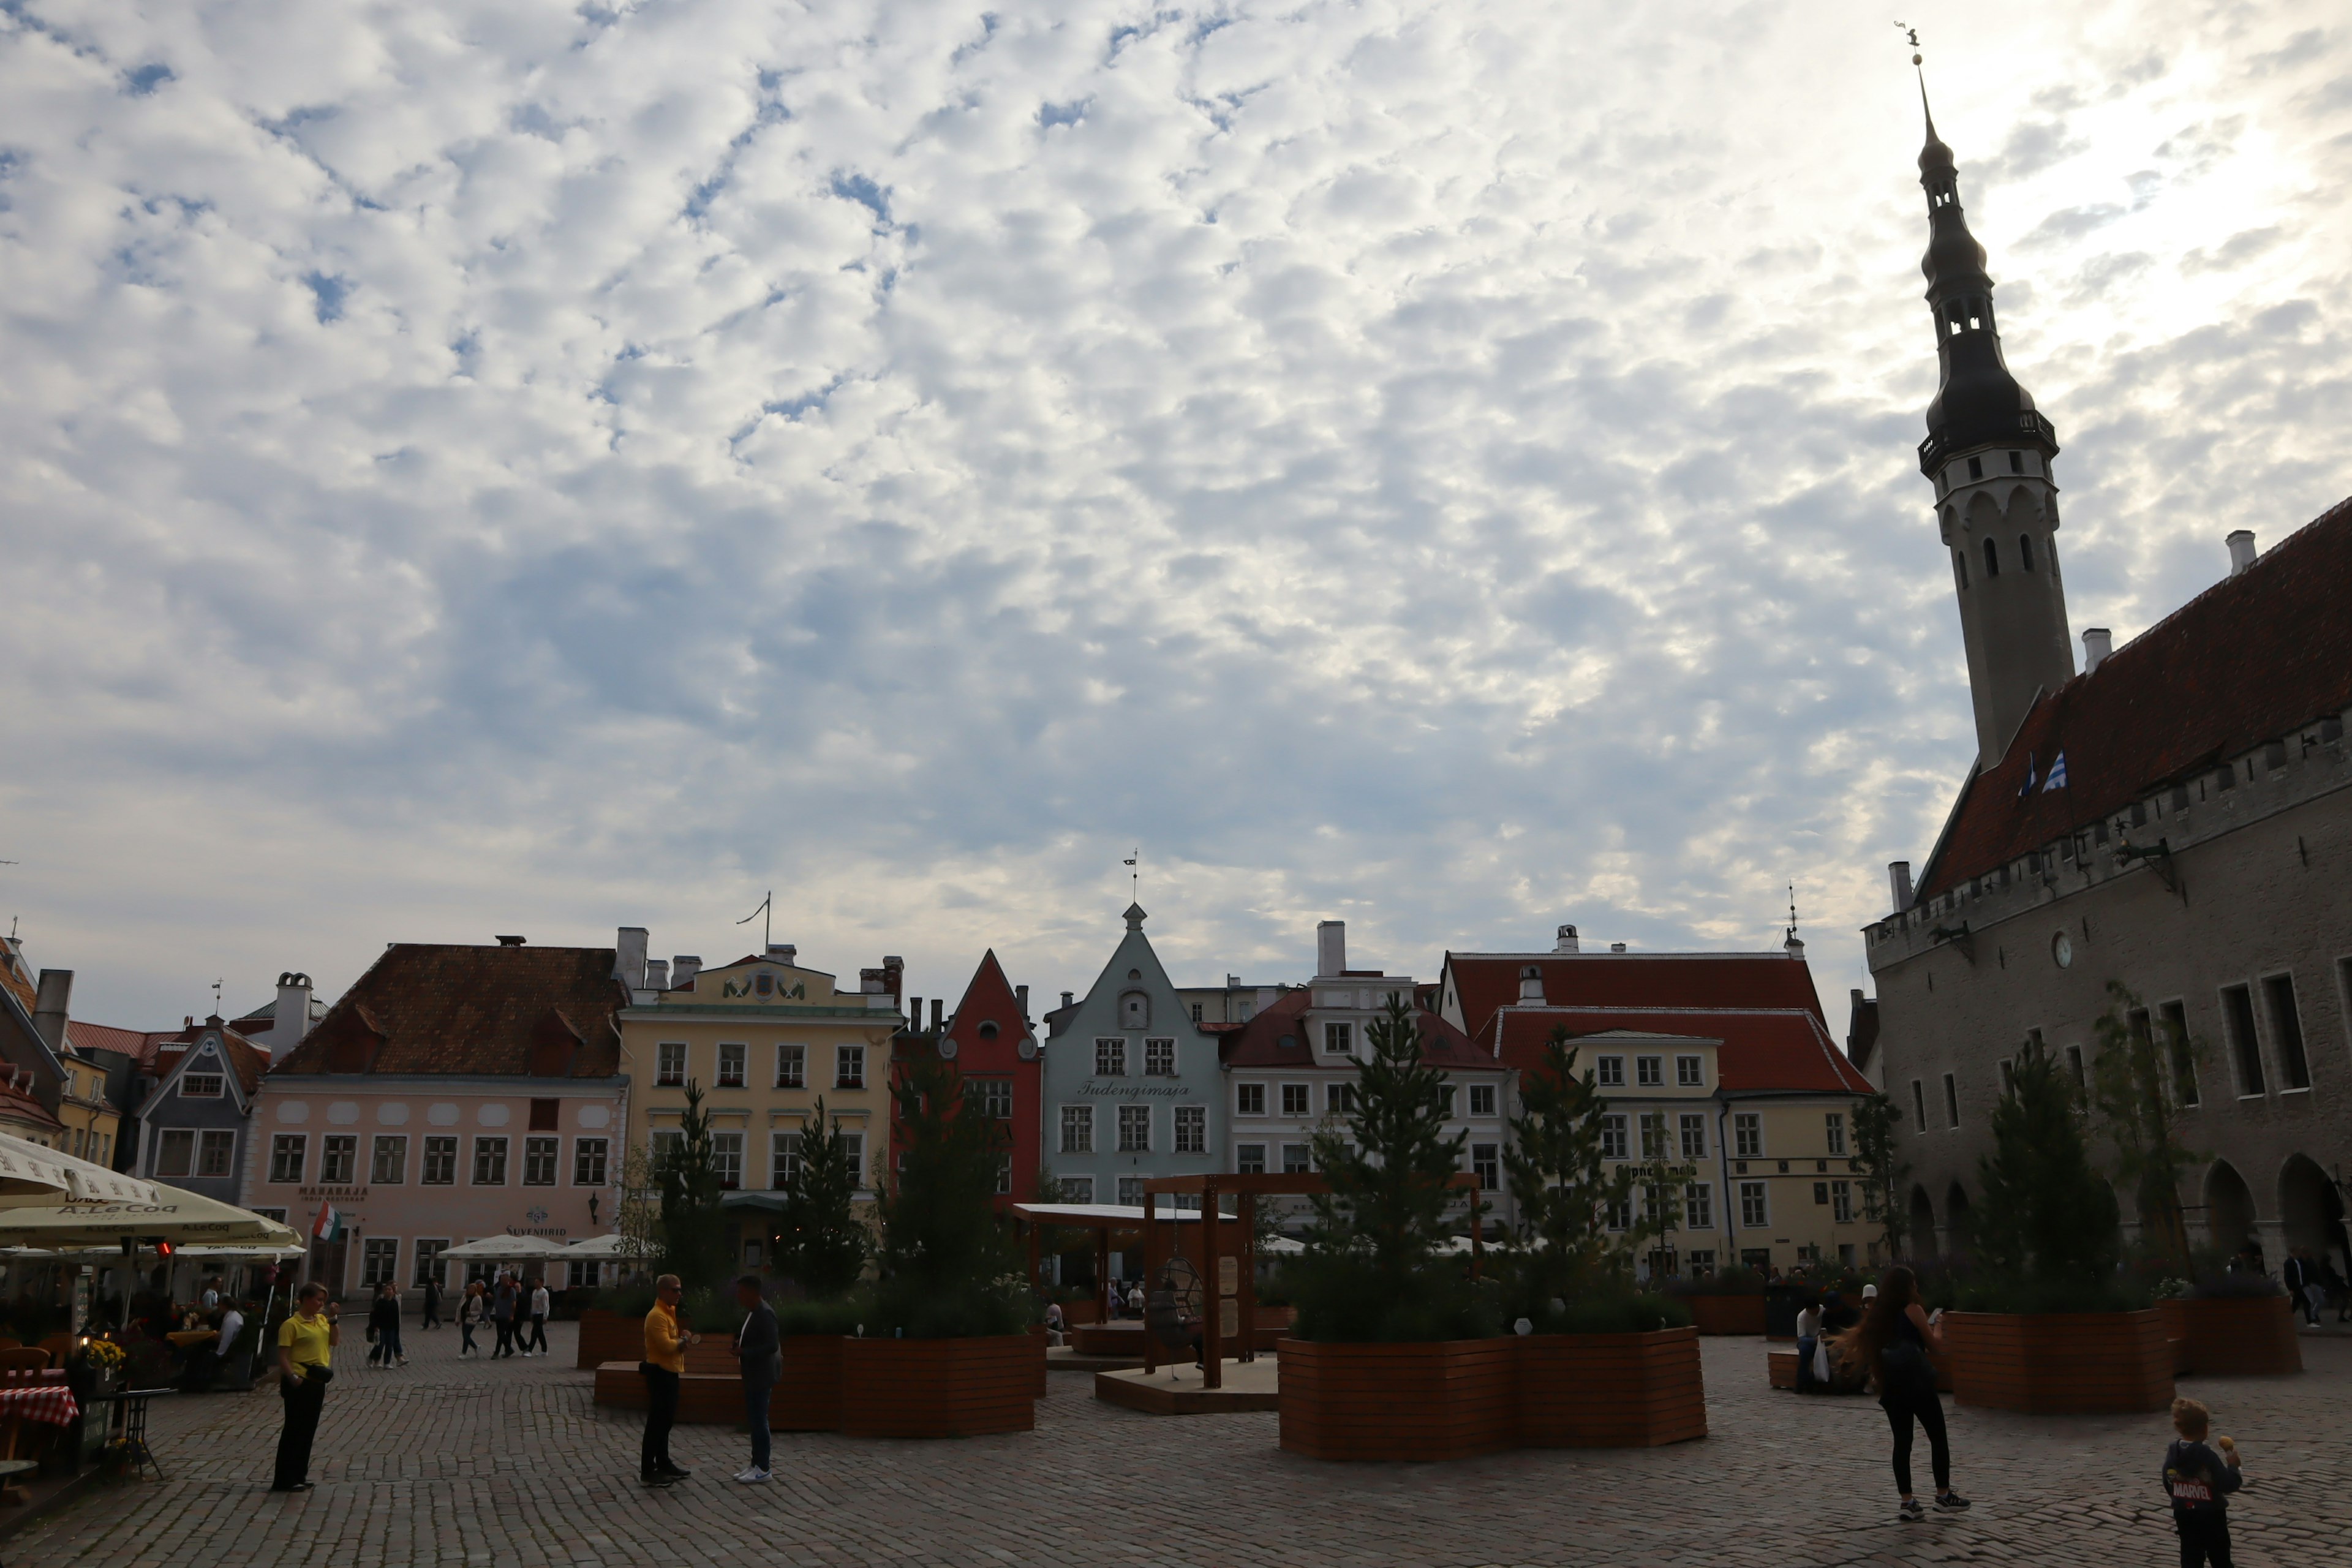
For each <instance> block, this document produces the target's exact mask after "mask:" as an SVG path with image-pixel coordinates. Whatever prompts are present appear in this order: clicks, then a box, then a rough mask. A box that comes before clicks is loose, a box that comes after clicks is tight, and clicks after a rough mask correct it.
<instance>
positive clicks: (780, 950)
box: [768, 942, 801, 967]
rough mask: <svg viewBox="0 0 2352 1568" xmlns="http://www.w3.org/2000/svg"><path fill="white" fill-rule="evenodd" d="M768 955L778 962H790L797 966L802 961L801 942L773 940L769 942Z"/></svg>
mask: <svg viewBox="0 0 2352 1568" xmlns="http://www.w3.org/2000/svg"><path fill="white" fill-rule="evenodd" d="M768 956H769V957H770V958H772V959H774V960H775V961H776V962H777V963H789V964H793V965H794V966H795V967H797V966H798V965H799V963H800V961H801V950H800V944H799V943H798V942H770V943H769V944H768Z"/></svg>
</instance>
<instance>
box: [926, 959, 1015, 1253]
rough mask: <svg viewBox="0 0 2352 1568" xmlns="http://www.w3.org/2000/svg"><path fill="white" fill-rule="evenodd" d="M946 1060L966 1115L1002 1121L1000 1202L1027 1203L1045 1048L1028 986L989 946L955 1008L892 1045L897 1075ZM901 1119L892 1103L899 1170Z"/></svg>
mask: <svg viewBox="0 0 2352 1568" xmlns="http://www.w3.org/2000/svg"><path fill="white" fill-rule="evenodd" d="M924 1060H931V1061H939V1060H945V1061H948V1062H950V1063H952V1064H953V1065H954V1067H955V1068H956V1071H957V1072H958V1073H959V1074H960V1075H961V1077H962V1079H963V1103H964V1111H965V1114H967V1115H980V1116H986V1117H989V1118H990V1119H991V1120H992V1121H997V1122H1000V1123H1001V1124H1002V1125H1003V1139H1004V1143H1005V1152H1004V1156H1003V1163H1002V1166H1001V1168H1000V1170H999V1171H998V1173H997V1184H996V1191H997V1204H998V1206H1000V1207H1002V1206H1003V1205H1009V1204H1015V1203H1028V1202H1030V1201H1032V1200H1034V1198H1035V1197H1036V1195H1037V1176H1038V1173H1039V1171H1040V1170H1041V1169H1042V1164H1041V1157H1042V1154H1043V1152H1044V1150H1043V1145H1042V1144H1041V1143H1040V1142H1039V1136H1038V1129H1039V1128H1040V1126H1041V1125H1042V1124H1043V1120H1044V1108H1043V1100H1042V1095H1043V1091H1044V1087H1045V1065H1044V1053H1043V1051H1042V1050H1041V1049H1040V1047H1039V1042H1038V1039H1037V1035H1036V1031H1035V1030H1034V1029H1033V1028H1032V1027H1031V1026H1030V1024H1029V988H1028V987H1027V986H1025V985H1024V986H1015V985H1014V984H1013V983H1012V982H1011V981H1009V980H1007V979H1006V978H1005V976H1004V968H1003V965H1002V964H1000V963H997V961H996V952H995V950H994V949H991V950H989V951H988V952H985V953H983V954H982V956H981V960H980V967H979V968H978V969H976V970H974V971H973V972H972V976H971V984H967V985H966V986H965V987H964V992H963V996H962V999H961V1000H960V1001H959V1002H957V1003H956V1005H955V1011H954V1013H952V1014H950V1016H948V1017H947V1018H946V1019H945V1020H944V1022H943V1023H942V1024H941V1026H940V1027H939V1028H936V1029H929V1030H917V1029H915V1028H912V1027H909V1028H908V1029H907V1030H906V1031H904V1032H902V1033H901V1034H900V1035H899V1036H898V1039H897V1040H896V1041H895V1042H894V1045H893V1062H894V1070H895V1071H896V1072H897V1073H898V1074H899V1075H901V1076H902V1079H903V1075H904V1073H905V1072H906V1071H907V1069H908V1068H910V1067H911V1066H913V1065H914V1064H915V1063H917V1062H920V1061H924ZM901 1126H902V1121H901V1118H900V1117H899V1115H898V1106H897V1105H896V1104H895V1103H893V1105H892V1106H891V1111H890V1131H891V1137H890V1155H891V1158H890V1167H891V1169H892V1170H894V1171H895V1170H897V1169H898V1156H899V1153H900V1152H901V1150H900V1142H901V1133H900V1129H901Z"/></svg>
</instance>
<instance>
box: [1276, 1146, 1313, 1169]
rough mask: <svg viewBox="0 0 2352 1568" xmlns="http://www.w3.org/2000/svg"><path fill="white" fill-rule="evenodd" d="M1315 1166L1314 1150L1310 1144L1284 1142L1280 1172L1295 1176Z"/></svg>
mask: <svg viewBox="0 0 2352 1568" xmlns="http://www.w3.org/2000/svg"><path fill="white" fill-rule="evenodd" d="M1314 1168H1315V1151H1314V1147H1313V1145H1311V1144H1307V1143H1285V1144H1284V1145H1283V1146H1282V1173H1283V1174H1284V1175H1286V1176H1296V1175H1298V1174H1299V1173H1302V1172H1306V1171H1311V1170H1313V1169H1314Z"/></svg>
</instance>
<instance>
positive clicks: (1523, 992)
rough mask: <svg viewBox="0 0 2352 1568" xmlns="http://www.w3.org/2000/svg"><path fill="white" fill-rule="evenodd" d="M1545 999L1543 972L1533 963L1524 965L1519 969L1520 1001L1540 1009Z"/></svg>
mask: <svg viewBox="0 0 2352 1568" xmlns="http://www.w3.org/2000/svg"><path fill="white" fill-rule="evenodd" d="M1543 999H1544V989H1543V971H1542V970H1540V969H1538V968H1537V967H1536V966H1535V965H1534V964H1532V963H1528V964H1522V965H1521V966H1520V968H1519V1001H1520V1002H1521V1003H1523V1004H1533V1005H1536V1006H1538V1007H1540V1006H1542V1005H1543Z"/></svg>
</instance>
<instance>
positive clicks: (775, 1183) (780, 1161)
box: [768, 1128, 801, 1192]
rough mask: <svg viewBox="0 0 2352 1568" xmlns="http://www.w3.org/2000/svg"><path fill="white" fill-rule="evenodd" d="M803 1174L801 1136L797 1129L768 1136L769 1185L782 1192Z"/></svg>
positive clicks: (772, 1133)
mask: <svg viewBox="0 0 2352 1568" xmlns="http://www.w3.org/2000/svg"><path fill="white" fill-rule="evenodd" d="M800 1173H801V1135H800V1131H799V1129H797V1128H794V1129H792V1130H790V1131H782V1132H771V1133H769V1134H768V1185H770V1186H771V1187H773V1188H775V1189H776V1190H777V1191H779V1192H782V1190H783V1189H785V1188H786V1187H789V1186H791V1185H792V1184H793V1178H794V1177H796V1176H798V1175H799V1174H800Z"/></svg>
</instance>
